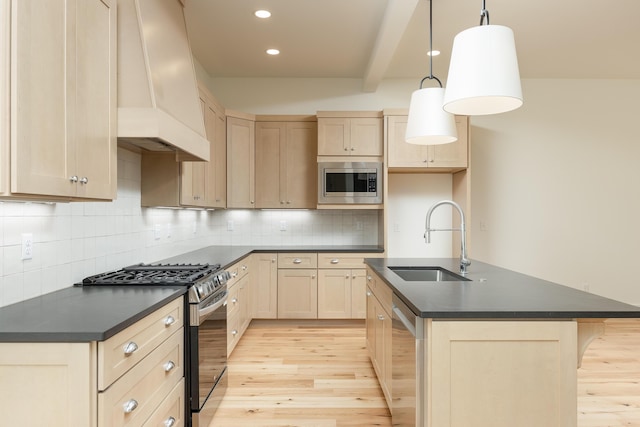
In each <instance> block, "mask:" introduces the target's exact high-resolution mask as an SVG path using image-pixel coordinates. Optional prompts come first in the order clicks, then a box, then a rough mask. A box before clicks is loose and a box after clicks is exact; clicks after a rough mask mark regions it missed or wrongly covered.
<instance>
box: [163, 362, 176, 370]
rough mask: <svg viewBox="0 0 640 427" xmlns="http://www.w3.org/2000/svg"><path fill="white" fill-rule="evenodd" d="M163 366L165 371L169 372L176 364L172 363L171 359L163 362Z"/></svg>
mask: <svg viewBox="0 0 640 427" xmlns="http://www.w3.org/2000/svg"><path fill="white" fill-rule="evenodd" d="M163 367H164V371H165V372H169V371H171V370H172V369H173V368H175V367H176V364H175V363H173V360H169V361H168V362H167V363H165V364H164V366H163Z"/></svg>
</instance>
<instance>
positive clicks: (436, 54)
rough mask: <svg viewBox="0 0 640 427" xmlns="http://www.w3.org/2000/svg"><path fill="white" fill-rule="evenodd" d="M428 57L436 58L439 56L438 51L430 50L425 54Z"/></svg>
mask: <svg viewBox="0 0 640 427" xmlns="http://www.w3.org/2000/svg"><path fill="white" fill-rule="evenodd" d="M427 55H428V56H438V55H440V51H439V50H430V51H429V52H427Z"/></svg>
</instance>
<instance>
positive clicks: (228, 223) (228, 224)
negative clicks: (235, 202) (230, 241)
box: [227, 220, 235, 231]
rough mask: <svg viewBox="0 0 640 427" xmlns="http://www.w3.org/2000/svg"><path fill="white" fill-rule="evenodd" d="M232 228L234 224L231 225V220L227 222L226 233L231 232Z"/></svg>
mask: <svg viewBox="0 0 640 427" xmlns="http://www.w3.org/2000/svg"><path fill="white" fill-rule="evenodd" d="M234 228H235V224H234V223H233V220H229V221H227V231H233V229H234Z"/></svg>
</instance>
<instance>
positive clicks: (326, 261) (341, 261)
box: [318, 253, 381, 268]
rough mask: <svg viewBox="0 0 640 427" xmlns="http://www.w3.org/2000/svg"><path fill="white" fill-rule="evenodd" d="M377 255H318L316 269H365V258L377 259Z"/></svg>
mask: <svg viewBox="0 0 640 427" xmlns="http://www.w3.org/2000/svg"><path fill="white" fill-rule="evenodd" d="M380 255H381V254H379V253H371V254H369V253H367V254H363V253H319V254H318V268H365V264H364V259H365V258H379V257H380Z"/></svg>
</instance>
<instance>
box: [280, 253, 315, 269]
mask: <svg viewBox="0 0 640 427" xmlns="http://www.w3.org/2000/svg"><path fill="white" fill-rule="evenodd" d="M278 268H318V254H316V253H311V252H309V253H282V254H278Z"/></svg>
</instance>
